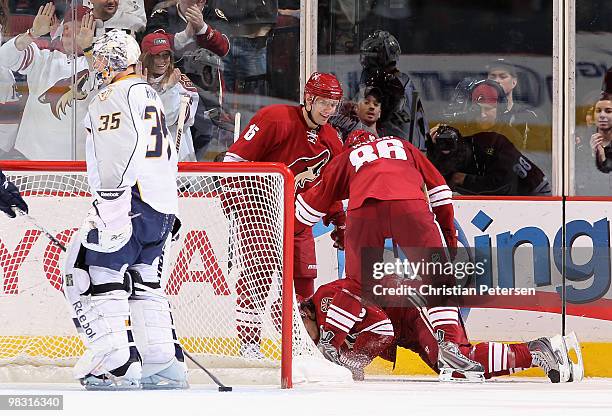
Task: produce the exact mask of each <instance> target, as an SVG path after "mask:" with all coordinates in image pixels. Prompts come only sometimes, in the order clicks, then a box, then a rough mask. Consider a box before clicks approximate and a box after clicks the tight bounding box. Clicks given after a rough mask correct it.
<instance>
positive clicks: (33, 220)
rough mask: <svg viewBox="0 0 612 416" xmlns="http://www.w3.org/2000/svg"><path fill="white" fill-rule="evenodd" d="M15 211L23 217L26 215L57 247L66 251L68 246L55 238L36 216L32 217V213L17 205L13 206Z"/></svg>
mask: <svg viewBox="0 0 612 416" xmlns="http://www.w3.org/2000/svg"><path fill="white" fill-rule="evenodd" d="M13 212H15V214H17V215H21V216H22V217H25V218H26V219H27V220H28V221H30V223H31V224H32V225H33V226H34V227H36V228H37V229H38V230H39V231H41V232H42V233H43V234H44V235H45V236H46V237H47V238H48V239H49V240H51V242H52V243H53V244H55V245H56V246H57V247H59V248H60V249H61V250H62V251H63V252H66V246H65V245H64V244H63V243H62V242H61V241H59V240H58V239H57V238H55V237H54V236H53V234H51V232H50V231H49V230H47V229H46V228H45V227H43V226H42V225H40V224H39V223H38V222H37V221H36V219H35V218H34V217H32V216H31V215H29V214H27V213H26V212H24V211H22V210H20V209H19V208H17V207H14V208H13Z"/></svg>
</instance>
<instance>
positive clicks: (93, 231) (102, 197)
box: [80, 187, 132, 253]
mask: <svg viewBox="0 0 612 416" xmlns="http://www.w3.org/2000/svg"><path fill="white" fill-rule="evenodd" d="M131 206H132V192H131V189H130V188H129V187H124V188H116V189H99V190H97V191H94V200H93V203H92V207H91V208H90V209H89V212H88V213H87V217H86V218H85V222H84V223H83V226H82V227H81V230H80V233H81V243H82V244H83V245H84V246H85V247H86V248H88V249H90V250H94V251H97V252H100V253H113V252H115V251H117V250H119V249H120V248H121V247H123V246H124V245H126V244H127V242H128V241H129V240H130V238H131V237H132V215H131V214H130V208H131Z"/></svg>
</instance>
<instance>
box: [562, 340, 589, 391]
mask: <svg viewBox="0 0 612 416" xmlns="http://www.w3.org/2000/svg"><path fill="white" fill-rule="evenodd" d="M563 340H564V341H565V347H566V349H567V352H568V353H569V352H570V351H572V350H574V352H575V354H576V360H577V362H574V361H573V360H572V359H571V357H570V356H569V354H568V361H569V364H570V373H571V374H570V379H569V381H573V382H579V381H582V379H583V378H584V365H583V363H582V349H581V348H580V343H579V342H578V338H576V333H575V332H573V331H572V332H571V333H569V334H568V335H566V336H564V337H563Z"/></svg>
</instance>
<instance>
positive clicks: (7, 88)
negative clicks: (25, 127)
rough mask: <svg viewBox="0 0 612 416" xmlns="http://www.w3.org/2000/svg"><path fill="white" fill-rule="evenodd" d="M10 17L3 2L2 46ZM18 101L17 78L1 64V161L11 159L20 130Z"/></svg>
mask: <svg viewBox="0 0 612 416" xmlns="http://www.w3.org/2000/svg"><path fill="white" fill-rule="evenodd" d="M9 15H10V11H9V7H8V1H7V0H1V1H0V45H2V40H3V38H4V34H5V32H8V30H7V29H8V27H7V23H8V20H9ZM17 101H19V95H18V94H17V89H16V84H15V77H14V76H13V73H12V72H11V70H10V69H9V68H7V67H6V66H4V63H2V62H0V159H8V158H11V155H10V152H11V151H12V150H13V148H14V147H15V140H16V138H17V131H18V128H19V118H16V117H15V116H16V115H17V114H18V113H19V111H18V110H17V109H16V108H15V103H16V102H17ZM15 110H17V111H15ZM17 117H18V116H17Z"/></svg>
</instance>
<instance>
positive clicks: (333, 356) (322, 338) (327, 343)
mask: <svg viewBox="0 0 612 416" xmlns="http://www.w3.org/2000/svg"><path fill="white" fill-rule="evenodd" d="M335 335H336V334H334V333H333V332H332V331H326V330H325V329H323V325H321V328H320V332H319V343H318V344H317V348H318V349H319V351H321V354H323V357H325V358H326V359H327V360H329V361H331V362H332V363H334V364H338V365H342V364H341V363H340V354H339V353H338V349H337V348H336V347H334V346H333V345H332V339H334V336H335Z"/></svg>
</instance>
